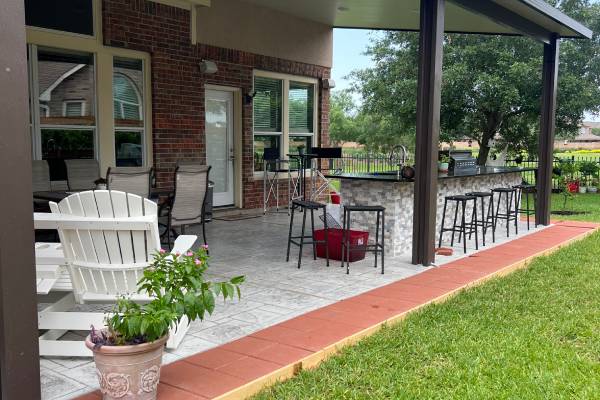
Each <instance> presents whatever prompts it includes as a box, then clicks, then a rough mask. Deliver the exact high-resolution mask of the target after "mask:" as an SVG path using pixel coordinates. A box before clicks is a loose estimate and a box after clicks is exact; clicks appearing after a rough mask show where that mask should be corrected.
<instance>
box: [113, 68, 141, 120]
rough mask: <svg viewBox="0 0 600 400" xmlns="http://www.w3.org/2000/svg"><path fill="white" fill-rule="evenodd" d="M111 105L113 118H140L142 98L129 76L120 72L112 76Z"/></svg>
mask: <svg viewBox="0 0 600 400" xmlns="http://www.w3.org/2000/svg"><path fill="white" fill-rule="evenodd" d="M113 107H114V112H115V119H116V120H119V119H124V120H134V121H141V120H142V99H141V97H140V94H139V91H138V89H137V87H136V86H135V83H134V82H133V81H132V80H131V78H129V77H127V76H126V75H124V74H121V73H115V74H114V76H113Z"/></svg>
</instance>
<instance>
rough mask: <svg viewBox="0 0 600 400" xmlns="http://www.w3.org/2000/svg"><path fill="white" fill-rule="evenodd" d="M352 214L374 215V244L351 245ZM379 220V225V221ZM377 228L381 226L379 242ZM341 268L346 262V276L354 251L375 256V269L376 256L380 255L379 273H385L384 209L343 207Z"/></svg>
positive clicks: (375, 207) (357, 206) (378, 207)
mask: <svg viewBox="0 0 600 400" xmlns="http://www.w3.org/2000/svg"><path fill="white" fill-rule="evenodd" d="M353 212H369V213H372V212H374V213H376V215H377V216H376V222H375V243H373V244H369V243H365V244H364V245H353V244H352V243H351V241H350V221H351V213H353ZM380 220H381V224H380V223H379V221H380ZM379 226H381V241H380V240H379ZM342 235H343V236H342V265H341V266H342V267H343V266H344V262H346V274H349V273H350V254H351V253H352V252H355V251H366V252H371V253H374V254H375V265H374V268H377V254H378V253H381V273H382V274H383V273H384V271H385V207H382V206H360V205H356V206H344V217H343V233H342Z"/></svg>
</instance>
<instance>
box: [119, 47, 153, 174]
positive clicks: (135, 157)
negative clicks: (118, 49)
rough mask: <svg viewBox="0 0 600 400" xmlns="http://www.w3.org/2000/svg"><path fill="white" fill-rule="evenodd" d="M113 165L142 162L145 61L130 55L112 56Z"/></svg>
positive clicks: (141, 163) (140, 163) (142, 163)
mask: <svg viewBox="0 0 600 400" xmlns="http://www.w3.org/2000/svg"><path fill="white" fill-rule="evenodd" d="M113 114H114V121H115V165H116V166H117V167H139V166H142V165H144V135H145V124H144V65H143V62H142V60H139V59H133V58H120V57H115V58H114V59H113Z"/></svg>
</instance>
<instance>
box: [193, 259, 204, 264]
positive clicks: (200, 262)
mask: <svg viewBox="0 0 600 400" xmlns="http://www.w3.org/2000/svg"><path fill="white" fill-rule="evenodd" d="M194 264H196V265H200V264H202V261H200V260H198V259H197V258H196V259H195V260H194Z"/></svg>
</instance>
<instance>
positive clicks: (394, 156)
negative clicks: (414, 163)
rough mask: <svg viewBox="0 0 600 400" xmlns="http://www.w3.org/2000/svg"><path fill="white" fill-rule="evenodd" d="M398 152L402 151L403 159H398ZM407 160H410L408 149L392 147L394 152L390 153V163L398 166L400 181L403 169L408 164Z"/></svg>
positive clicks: (401, 146)
mask: <svg viewBox="0 0 600 400" xmlns="http://www.w3.org/2000/svg"><path fill="white" fill-rule="evenodd" d="M398 150H402V157H400V158H398V154H397V153H398ZM407 158H408V150H407V149H406V146H403V145H401V144H397V145H395V146H394V147H392V150H391V151H390V163H392V164H395V165H397V166H398V171H397V177H398V180H400V174H401V170H402V167H403V166H404V164H406V159H407Z"/></svg>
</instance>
